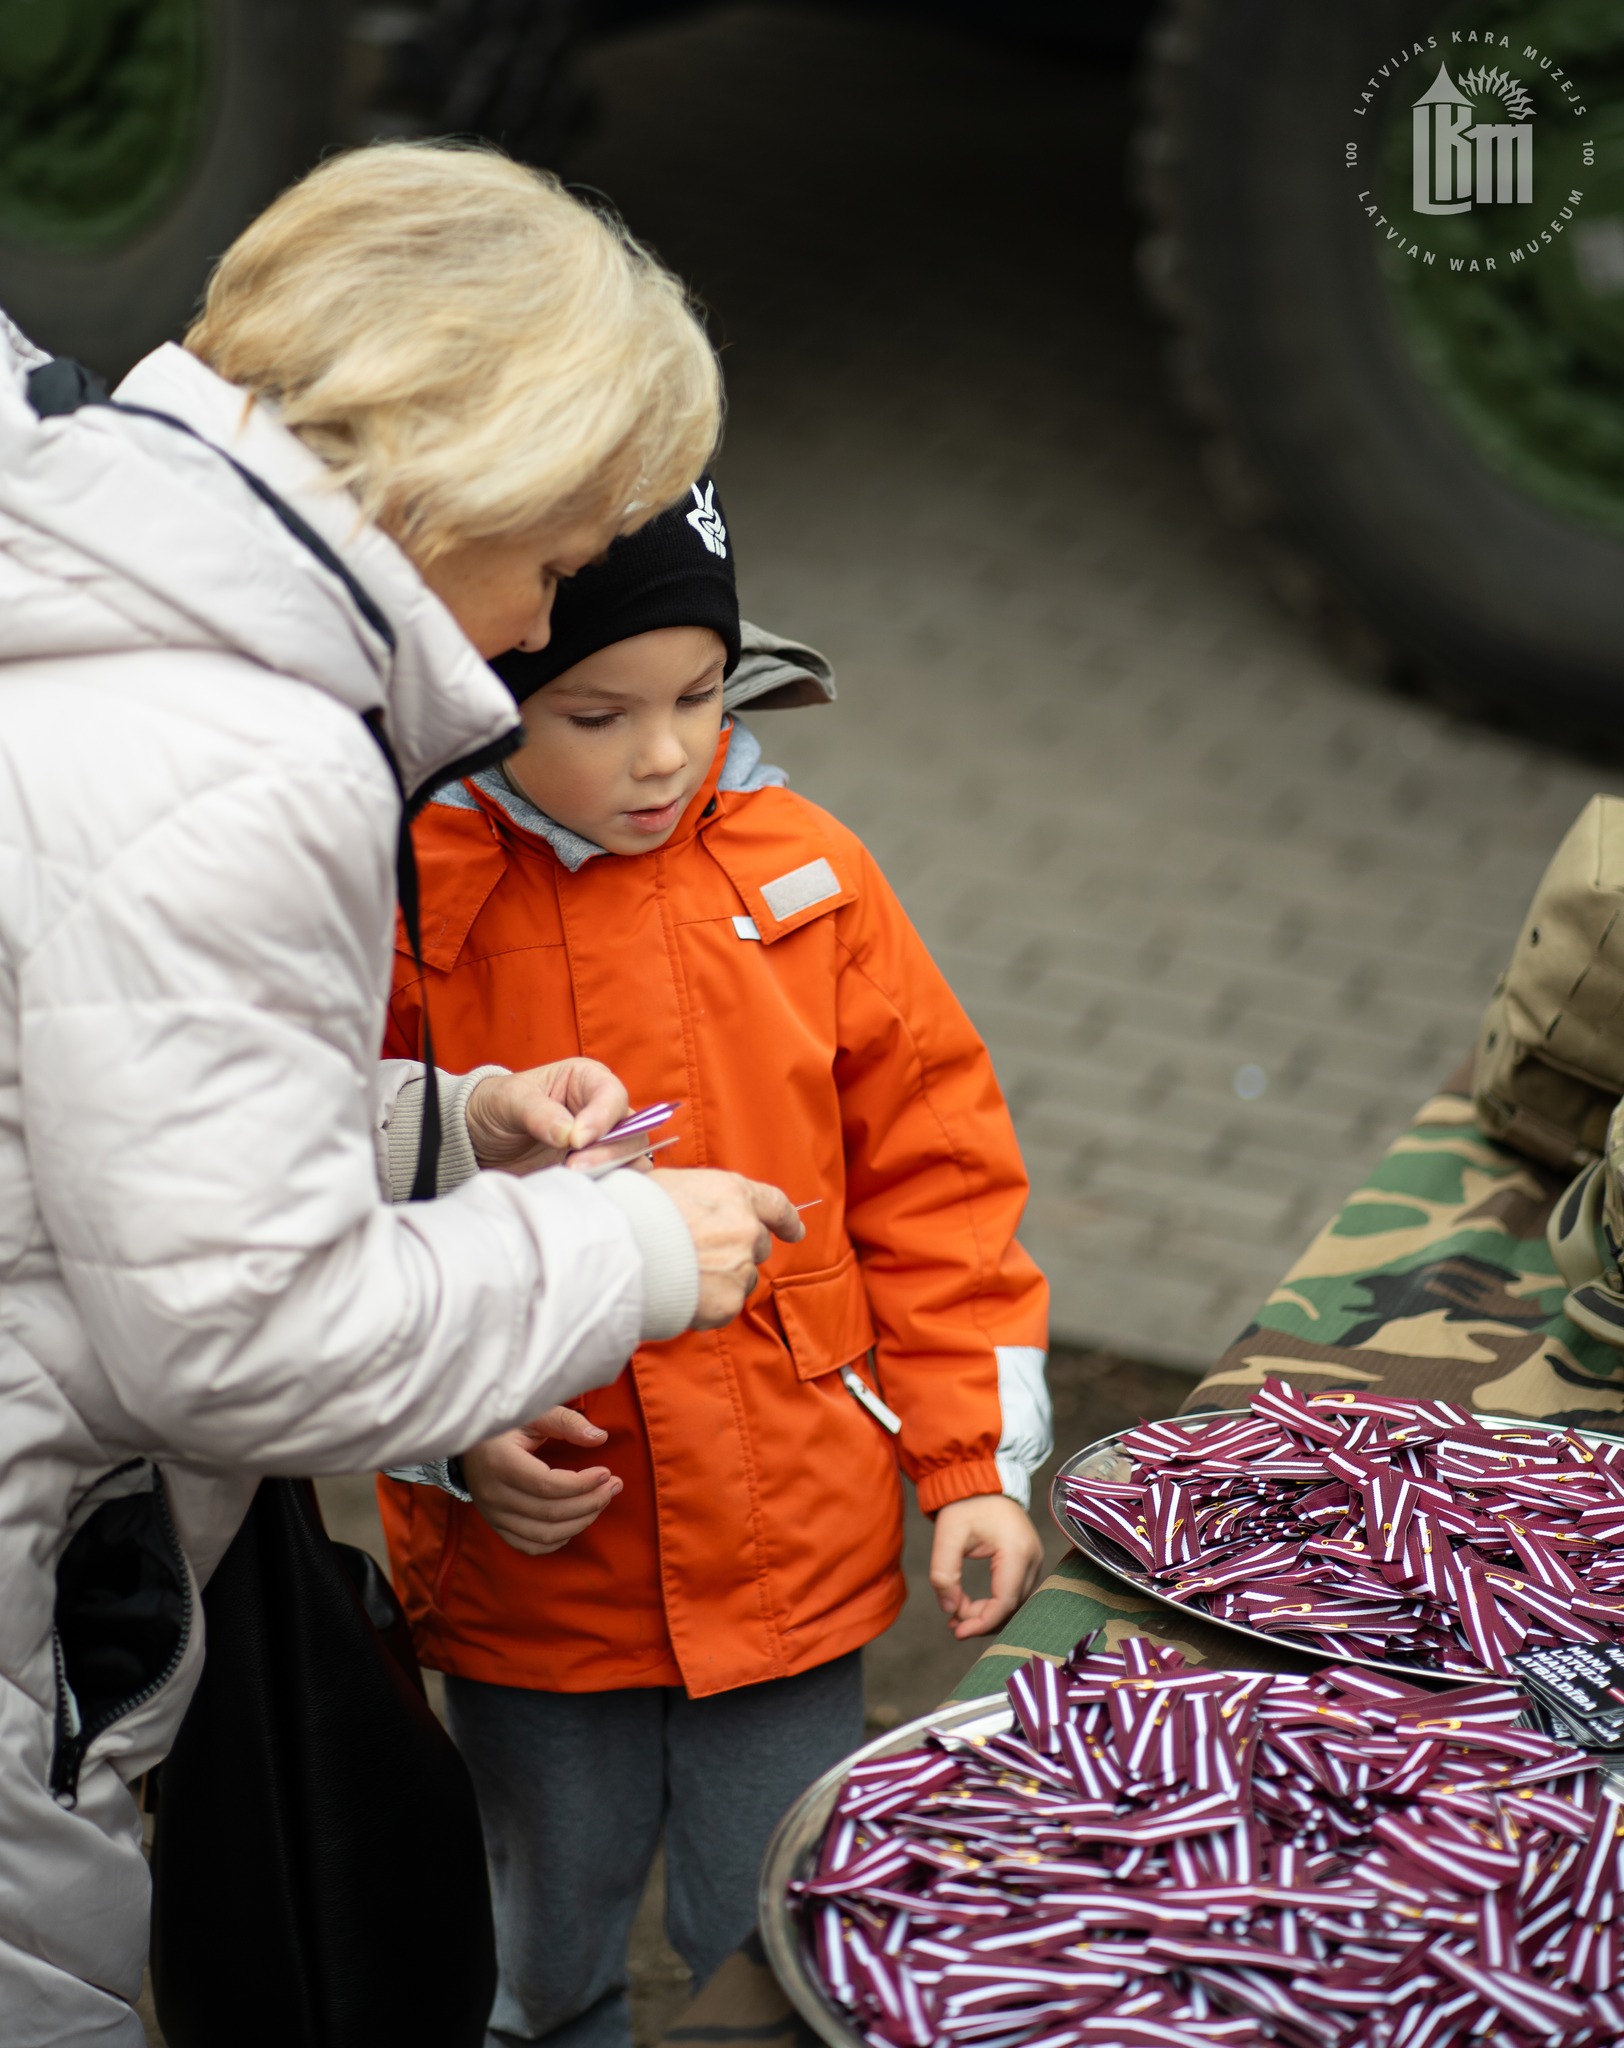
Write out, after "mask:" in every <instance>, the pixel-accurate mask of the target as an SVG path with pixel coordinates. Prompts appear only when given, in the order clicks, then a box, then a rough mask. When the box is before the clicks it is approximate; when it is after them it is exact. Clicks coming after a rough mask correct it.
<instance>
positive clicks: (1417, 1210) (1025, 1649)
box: [954, 1090, 1624, 1699]
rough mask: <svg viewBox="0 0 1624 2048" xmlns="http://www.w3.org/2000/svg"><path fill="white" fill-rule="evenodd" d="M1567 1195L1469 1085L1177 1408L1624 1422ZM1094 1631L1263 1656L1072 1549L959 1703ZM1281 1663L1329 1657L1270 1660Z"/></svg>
mask: <svg viewBox="0 0 1624 2048" xmlns="http://www.w3.org/2000/svg"><path fill="white" fill-rule="evenodd" d="M1566 1185H1567V1177H1566V1176H1564V1175H1562V1174H1558V1173H1553V1172H1551V1171H1550V1170H1549V1169H1547V1168H1545V1167H1542V1166H1539V1165H1536V1164H1535V1163H1534V1161H1532V1160H1530V1159H1526V1158H1524V1157H1523V1156H1522V1154H1520V1153H1517V1152H1512V1151H1509V1150H1508V1149H1507V1148H1505V1147H1504V1146H1501V1145H1497V1144H1495V1143H1494V1142H1493V1141H1492V1140H1490V1139H1488V1138H1486V1137H1484V1135H1483V1133H1482V1132H1481V1131H1480V1130H1479V1129H1478V1127H1477V1125H1476V1124H1475V1122H1474V1121H1473V1118H1472V1105H1471V1103H1470V1101H1469V1100H1468V1098H1467V1096H1466V1095H1465V1093H1464V1092H1454V1091H1453V1090H1451V1091H1447V1092H1445V1093H1443V1094H1440V1095H1436V1096H1434V1097H1433V1099H1432V1100H1431V1101H1430V1102H1429V1103H1427V1105H1426V1106H1425V1108H1423V1109H1422V1111H1421V1113H1420V1115H1419V1116H1418V1117H1417V1118H1416V1120H1415V1122H1414V1123H1413V1124H1412V1125H1411V1126H1410V1128H1409V1130H1407V1131H1406V1132H1405V1133H1404V1135H1403V1137H1401V1138H1400V1139H1398V1141H1397V1142H1396V1143H1395V1144H1394V1145H1393V1147H1392V1149H1391V1150H1390V1151H1389V1152H1388V1154H1387V1156H1386V1158H1385V1159H1383V1161H1382V1163H1381V1165H1380V1166H1379V1167H1378V1168H1377V1169H1376V1171H1375V1173H1374V1174H1373V1175H1372V1176H1371V1178H1370V1179H1369V1181H1367V1182H1366V1184H1365V1185H1364V1186H1363V1187H1362V1188H1360V1189H1359V1190H1358V1192H1357V1193H1355V1194H1354V1195H1352V1196H1350V1197H1349V1199H1348V1200H1347V1202H1346V1203H1344V1205H1343V1207H1342V1208H1341V1209H1340V1210H1339V1211H1338V1213H1337V1214H1336V1216H1334V1217H1333V1218H1332V1220H1331V1221H1330V1222H1329V1223H1328V1224H1327V1225H1326V1226H1325V1228H1324V1229H1323V1230H1322V1231H1321V1232H1320V1234H1319V1236H1318V1237H1317V1238H1315V1240H1314V1242H1313V1243H1312V1244H1311V1245H1310V1246H1309V1248H1308V1250H1307V1251H1306V1252H1305V1253H1304V1254H1303V1256H1302V1257H1301V1258H1300V1259H1299V1260H1298V1261H1297V1263H1296V1265H1295V1266H1293V1267H1292V1269H1291V1271H1290V1272H1289V1273H1288V1274H1287V1275H1286V1277H1285V1278H1284V1279H1283V1280H1282V1281H1281V1282H1280V1285H1279V1286H1278V1287H1277V1288H1276V1289H1275V1290H1274V1292H1273V1294H1271V1295H1270V1296H1269V1299H1268V1300H1267V1301H1266V1302H1265V1303H1264V1305H1263V1308H1262V1311H1261V1312H1260V1314H1259V1316H1258V1319H1257V1321H1256V1322H1255V1323H1253V1324H1252V1325H1251V1326H1250V1328H1248V1329H1247V1330H1245V1331H1243V1332H1242V1334H1241V1335H1240V1336H1239V1337H1237V1338H1236V1340H1235V1342H1234V1343H1233V1344H1232V1345H1231V1346H1230V1347H1229V1349H1228V1350H1227V1351H1226V1352H1225V1353H1224V1355H1223V1357H1222V1358H1220V1359H1219V1361H1218V1363H1217V1364H1216V1365H1215V1366H1214V1367H1213V1369H1212V1371H1211V1372H1209V1373H1208V1374H1207V1376H1206V1378H1205V1379H1203V1380H1201V1381H1200V1382H1199V1383H1198V1384H1197V1385H1196V1387H1195V1388H1194V1389H1193V1390H1192V1392H1191V1394H1190V1396H1189V1399H1188V1400H1187V1401H1185V1403H1184V1404H1183V1405H1184V1412H1185V1413H1187V1414H1188V1413H1190V1412H1192V1411H1194V1410H1197V1409H1201V1408H1234V1407H1241V1406H1244V1405H1245V1403H1246V1401H1247V1399H1248V1398H1249V1396H1250V1394H1251V1392H1252V1389H1253V1388H1254V1387H1256V1386H1257V1385H1259V1383H1260V1382H1261V1381H1262V1380H1263V1379H1264V1378H1266V1377H1267V1376H1268V1375H1269V1374H1271V1373H1274V1374H1278V1375H1279V1376H1280V1377H1281V1378H1282V1379H1286V1380H1290V1381H1292V1382H1293V1383H1294V1384H1296V1385H1299V1386H1302V1387H1305V1388H1307V1389H1309V1390H1310V1391H1313V1390H1315V1389H1318V1388H1322V1387H1365V1388H1371V1387H1380V1388H1381V1390H1382V1391H1383V1392H1384V1393H1388V1394H1404V1395H1413V1396H1416V1397H1418V1398H1423V1399H1436V1398H1440V1397H1441V1398H1443V1399H1447V1400H1450V1401H1458V1402H1460V1403H1461V1404H1462V1406H1463V1407H1468V1408H1477V1409H1481V1410H1483V1411H1485V1412H1487V1413H1490V1414H1495V1415H1516V1416H1529V1417H1537V1418H1539V1419H1541V1420H1544V1421H1550V1422H1571V1423H1579V1424H1582V1425H1584V1426H1585V1427H1587V1428H1596V1429H1609V1428H1612V1429H1624V1423H1621V1422H1620V1420H1619V1418H1620V1417H1621V1416H1624V1352H1620V1351H1615V1350H1613V1349H1612V1348H1611V1347H1610V1346H1608V1345H1605V1344H1600V1343H1598V1342H1597V1341H1596V1340H1595V1339H1594V1338H1593V1337H1588V1336H1586V1335H1585V1333H1584V1332H1583V1331H1582V1330H1579V1329H1576V1328H1575V1327H1574V1325H1573V1324H1572V1323H1570V1322H1569V1321H1568V1320H1567V1318H1566V1317H1565V1316H1564V1315H1563V1313H1562V1301H1563V1296H1564V1294H1565V1293H1566V1291H1567V1290H1566V1287H1565V1285H1564V1283H1563V1281H1562V1279H1561V1277H1560V1276H1559V1274H1558V1273H1557V1270H1556V1266H1555V1262H1554V1261H1553V1260H1552V1258H1551V1253H1550V1247H1549V1246H1548V1245H1547V1243H1546V1241H1545V1224H1546V1220H1547V1218H1548V1217H1549V1215H1550V1213H1551V1209H1552V1207H1553V1205H1554V1204H1555V1202H1556V1199H1557V1197H1558V1196H1559V1195H1560V1194H1561V1192H1562V1190H1563V1188H1564V1187H1565V1186H1566ZM1034 1505H1035V1506H1036V1505H1038V1504H1036V1503H1035V1504H1034ZM1042 1505H1043V1507H1045V1508H1046V1507H1047V1503H1043V1504H1042ZM1100 1627H1103V1628H1104V1629H1105V1632H1106V1635H1107V1638H1108V1639H1109V1640H1110V1641H1111V1642H1112V1643H1113V1644H1114V1643H1115V1642H1116V1641H1117V1640H1118V1638H1119V1637H1121V1636H1123V1635H1148V1636H1153V1637H1155V1638H1156V1639H1157V1640H1158V1641H1159V1642H1169V1643H1178V1644H1179V1645H1180V1646H1181V1647H1182V1648H1183V1649H1184V1650H1185V1651H1186V1652H1187V1653H1188V1654H1189V1655H1191V1656H1193V1657H1199V1658H1200V1659H1202V1660H1203V1661H1204V1662H1208V1663H1216V1664H1240V1663H1246V1664H1267V1663H1268V1662H1269V1661H1270V1659H1269V1653H1268V1651H1267V1650H1266V1649H1265V1648H1264V1646H1263V1645H1262V1644H1261V1643H1258V1644H1253V1643H1249V1642H1246V1641H1244V1640H1242V1639H1239V1638H1237V1637H1234V1636H1230V1635H1226V1634H1224V1633H1223V1632H1222V1631H1220V1630H1218V1629H1214V1628H1212V1627H1211V1626H1210V1625H1206V1624H1203V1623H1201V1622H1200V1621H1196V1620H1186V1619H1185V1618H1184V1617H1183V1616H1182V1615H1178V1614H1175V1613H1173V1612H1172V1611H1171V1610H1170V1609H1168V1608H1165V1607H1158V1606H1156V1605H1154V1604H1153V1603H1148V1602H1146V1601H1145V1600H1144V1599H1143V1598H1142V1597H1141V1596H1139V1595H1138V1594H1136V1593H1134V1592H1132V1591H1131V1590H1130V1589H1129V1588H1128V1587H1126V1586H1123V1585H1120V1584H1119V1583H1118V1582H1117V1581H1115V1580H1113V1579H1110V1578H1108V1577H1107V1576H1106V1575H1105V1574H1104V1573H1101V1572H1096V1571H1095V1570H1094V1568H1093V1567H1092V1566H1090V1565H1089V1564H1088V1563H1086V1562H1085V1560H1084V1559H1083V1558H1082V1557H1081V1556H1080V1555H1079V1554H1078V1553H1077V1552H1076V1551H1072V1552H1071V1553H1070V1555H1069V1556H1068V1557H1066V1558H1065V1559H1063V1560H1062V1562H1061V1564H1060V1567H1059V1569H1058V1570H1057V1571H1056V1572H1054V1573H1053V1574H1052V1575H1051V1576H1050V1578H1049V1579H1047V1580H1046V1581H1045V1583H1044V1584H1043V1585H1042V1586H1040V1587H1039V1588H1038V1590H1037V1592H1036V1593H1034V1594H1033V1596H1032V1598H1031V1599H1030V1600H1029V1601H1027V1603H1026V1605H1025V1606H1024V1607H1023V1608H1022V1609H1021V1611H1020V1612H1019V1613H1018V1614H1017V1615H1016V1616H1015V1617H1014V1619H1013V1620H1012V1621H1011V1622H1010V1624H1009V1626H1008V1627H1007V1628H1006V1629H1005V1630H1004V1631H1003V1634H1002V1636H1001V1637H1000V1639H999V1641H998V1642H996V1643H995V1644H993V1646H992V1647H991V1648H990V1649H989V1650H988V1651H987V1652H986V1653H985V1655H984V1656H983V1657H982V1658H981V1659H980V1661H979V1662H978V1663H977V1664H975V1665H974V1666H973V1667H972V1669H971V1670H970V1671H969V1672H968V1673H967V1674H966V1676H965V1678H964V1679H963V1680H962V1681H961V1683H960V1684H959V1686H958V1687H957V1688H956V1690H955V1694H954V1697H955V1698H959V1699H972V1698H975V1697H976V1696H977V1695H979V1694H982V1693H991V1692H997V1691H998V1690H999V1688H1000V1687H1001V1686H1002V1685H1003V1682H1004V1680H1005V1679H1006V1678H1007V1677H1008V1675H1009V1673H1010V1672H1011V1671H1012V1670H1013V1669H1014V1668H1015V1666H1016V1665H1017V1664H1019V1663H1022V1662H1024V1661H1025V1659H1026V1658H1028V1657H1030V1656H1031V1655H1033V1653H1034V1652H1035V1653H1037V1654H1038V1655H1040V1656H1051V1657H1060V1656H1064V1655H1065V1653H1066V1652H1067V1651H1068V1650H1069V1649H1070V1648H1071V1646H1072V1644H1073V1643H1074V1642H1076V1640H1077V1638H1078V1637H1079V1636H1081V1635H1084V1634H1086V1633H1087V1632H1088V1631H1089V1630H1090V1629H1095V1628H1100ZM1278 1661H1279V1663H1280V1664H1281V1665H1282V1666H1287V1665H1293V1664H1299V1663H1300V1664H1302V1665H1303V1667H1304V1668H1306V1666H1307V1664H1308V1663H1310V1662H1316V1661H1323V1660H1319V1659H1299V1658H1296V1657H1294V1655H1293V1653H1291V1652H1288V1651H1282V1652H1280V1654H1279V1659H1278Z"/></svg>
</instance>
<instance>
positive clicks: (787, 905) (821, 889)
mask: <svg viewBox="0 0 1624 2048" xmlns="http://www.w3.org/2000/svg"><path fill="white" fill-rule="evenodd" d="M839 894H840V883H839V881H838V880H837V879H836V876H835V871H834V869H833V868H832V867H830V865H829V863H828V862H827V861H826V860H809V861H808V862H807V864H806V866H805V867H804V868H791V869H790V871H789V873H788V874H787V875H780V876H779V877H778V879H777V881H776V882H763V883H762V885H761V900H762V901H763V902H764V903H765V904H766V906H767V908H768V909H769V910H770V911H771V912H772V914H773V916H774V917H776V918H777V919H778V921H779V923H780V924H782V923H783V922H784V920H785V918H787V917H793V916H794V915H795V913H796V911H798V910H810V909H811V908H812V906H813V904H814V903H826V902H827V901H828V899H829V898H830V897H831V896H838V895H839Z"/></svg>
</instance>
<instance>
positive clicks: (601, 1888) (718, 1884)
mask: <svg viewBox="0 0 1624 2048" xmlns="http://www.w3.org/2000/svg"><path fill="white" fill-rule="evenodd" d="M445 1691H446V1707H447V1712H448V1716H449V1719H450V1723H451V1733H452V1735H453V1736H454V1737H455V1738H456V1743H457V1747H458V1748H459V1749H460V1750H461V1751H462V1754H463V1757H464V1759H465V1760H466V1762H467V1765H468V1769H469V1771H470V1772H471V1774H472V1776H473V1780H474V1790H475V1791H476V1793H477V1794H478V1795H479V1811H480V1818H481V1819H482V1821H483V1822H484V1827H485V1848H486V1853H487V1855H488V1856H489V1858H490V1867H491V1890H492V1894H493V1897H494V1901H495V1906H496V1947H497V1957H498V1961H499V1963H500V1969H501V1974H500V1980H499V1983H498V1986H497V1992H496V2005H495V2008H494V2010H493V2011H492V2014H491V2024H490V2032H489V2034H488V2035H487V2037H486V2043H487V2048H516V2044H520V2043H527V2042H532V2041H541V2040H548V2041H550V2042H551V2043H552V2044H553V2048H630V2042H631V2008H630V2005H629V2003H628V2000H627V1996H626V1986H627V1970H626V1943H627V1937H628V1936H629V1934H630V1933H631V1925H632V1921H633V1919H634V1918H635V1917H636V1913H637V1905H638V1901H639V1899H640V1898H641V1896H642V1891H643V1885H644V1881H645V1880H646V1879H647V1877H648V1873H649V1866H650V1864H651V1863H652V1862H653V1859H654V1852H655V1850H656V1848H657V1847H658V1845H659V1841H660V1833H661V1829H662V1827H663V1829H664V1831H665V1886H666V1905H665V1926H666V1934H667V1936H668V1938H669V1940H670V1942H671V1946H672V1947H673V1948H674V1949H675V1950H676V1951H677V1953H678V1955H680V1956H681V1957H682V1959H683V1961H684V1962H685V1963H686V1964H687V1965H688V1967H689V1969H691V1970H692V1971H693V1973H694V1981H695V1983H696V1984H702V1983H703V1982H704V1981H705V1979H706V1978H707V1977H708V1976H709V1975H710V1974H711V1972H712V1971H713V1970H715V1969H716V1967H717V1965H718V1964H719V1963H721V1962H722V1961H723V1960H724V1959H725V1958H726V1957H727V1956H728V1955H729V1954H731V1953H732V1951H733V1950H734V1949H735V1948H736V1947H737V1946H738V1944H739V1943H740V1942H741V1941H742V1940H743V1939H744V1937H745V1936H746V1935H747V1934H748V1933H749V1931H750V1929H751V1928H752V1927H753V1926H754V1925H755V1918H756V1878H757V1874H758V1872H759V1870H760V1866H761V1859H762V1856H763V1855H764V1854H765V1852H766V1848H767V1842H768V1839H769V1838H770V1836H771V1834H772V1831H773V1828H774V1827H775V1826H776V1825H777V1823H778V1820H779V1818H780V1817H781V1816H782V1814H783V1813H784V1811H785V1810H786V1808H787V1807H788V1806H789V1805H790V1804H791V1802H792V1801H793V1800H794V1799H795V1797H796V1795H797V1794H798V1793H800V1792H802V1791H804V1790H805V1789H806V1787H807V1786H808V1785H809V1784H810V1783H811V1782H812V1780H813V1779H814V1778H815V1777H817V1776H818V1775H819V1773H820V1772H822V1771H825V1770H827V1769H828V1768H829V1766H830V1765H831V1764H835V1763H838V1762H839V1761H840V1759H841V1758H842V1757H844V1756H848V1755H849V1754H850V1753H851V1751H852V1750H854V1749H855V1748H856V1747H857V1746H858V1744H859V1743H861V1741H862V1739H863V1674H862V1653H861V1652H860V1651H856V1650H854V1651H853V1652H852V1653H851V1654H850V1655H849V1656H846V1657H837V1658H836V1659H835V1661H834V1662H833V1663H832V1664H822V1665H819V1666H818V1667H817V1669H816V1670H813V1671H804V1672H802V1673H801V1674H800V1675H799V1676H798V1677H795V1678H774V1679H769V1680H768V1681H767V1682H766V1683H765V1684H763V1685H750V1686H744V1687H742V1688H741V1689H740V1690H739V1691H737V1692H724V1693H717V1694H715V1695H714V1696H713V1697H711V1698H709V1699H703V1700H691V1699H689V1698H688V1696H687V1694H686V1693H685V1692H683V1691H681V1690H680V1689H679V1688H677V1687H667V1686H653V1687H648V1688H646V1689H643V1690H638V1691H626V1692H592V1693H560V1692H531V1691H527V1690H525V1689H524V1688H522V1687H518V1686H510V1685H482V1684H480V1683H479V1682H478V1681H476V1680H474V1679H468V1678H448V1679H447V1680H446V1686H445Z"/></svg>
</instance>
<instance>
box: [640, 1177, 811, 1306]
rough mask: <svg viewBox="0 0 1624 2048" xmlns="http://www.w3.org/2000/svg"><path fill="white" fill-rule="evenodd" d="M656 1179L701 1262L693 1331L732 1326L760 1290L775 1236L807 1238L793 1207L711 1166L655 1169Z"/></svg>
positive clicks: (778, 1194) (774, 1192)
mask: <svg viewBox="0 0 1624 2048" xmlns="http://www.w3.org/2000/svg"><path fill="white" fill-rule="evenodd" d="M653 1178H654V1179H655V1180H656V1181H657V1182H658V1183H659V1185H660V1186H661V1188H663V1189H664V1191H665V1193H666V1194H667V1195H669V1196H670V1198H671V1200H672V1201H673V1202H674V1203H675V1204H676V1207H677V1209H678V1211H679V1212H680V1214H681V1216H682V1220H683V1222H684V1223H685V1224H687V1226H688V1233H689V1235H690V1236H691V1237H692V1239H693V1241H694V1251H695V1253H696V1254H697V1256H698V1260H699V1307H698V1310H697V1311H696V1313H695V1316H694V1321H693V1327H694V1328H695V1329H696V1330H715V1329H719V1328H720V1327H721V1325H722V1324H723V1323H730V1322H732V1320H733V1318H734V1317H735V1316H736V1315H737V1314H738V1313H739V1311H740V1309H742V1308H743V1307H744V1304H745V1302H746V1301H748V1299H749V1298H750V1296H751V1295H752V1294H753V1293H754V1292H755V1286H756V1278H757V1271H756V1269H757V1268H758V1267H759V1266H760V1265H761V1264H762V1263H763V1261H764V1260H765V1259H766V1257H767V1255H768V1253H769V1252H770V1251H771V1250H772V1237H773V1235H777V1236H779V1237H782V1238H786V1239H787V1240H788V1241H789V1242H790V1243H792V1244H793V1243H794V1242H795V1241H796V1240H797V1239H799V1238H801V1237H804V1236H805V1235H806V1226H805V1225H804V1224H803V1223H802V1221H801V1219H800V1217H799V1216H798V1215H797V1214H796V1213H795V1209H794V1205H793V1204H792V1203H791V1202H790V1200H789V1198H788V1197H787V1196H786V1195H785V1194H784V1193H783V1192H782V1191H781V1190H780V1189H778V1188H775V1187H769V1186H767V1185H766V1183H765V1182H762V1181H754V1180H746V1179H745V1178H744V1176H743V1175H742V1174H738V1173H719V1172H716V1171H715V1170H713V1169H711V1168H707V1167H688V1168H677V1169H671V1168H666V1169H658V1168H657V1169H656V1170H655V1173H654V1175H653Z"/></svg>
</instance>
